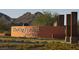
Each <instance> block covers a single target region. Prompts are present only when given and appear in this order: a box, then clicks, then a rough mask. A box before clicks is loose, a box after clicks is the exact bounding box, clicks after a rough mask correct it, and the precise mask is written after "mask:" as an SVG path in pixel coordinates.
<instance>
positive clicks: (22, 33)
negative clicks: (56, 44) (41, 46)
mask: <svg viewBox="0 0 79 59" xmlns="http://www.w3.org/2000/svg"><path fill="white" fill-rule="evenodd" d="M64 35H65V30H64V27H51V26H13V27H12V28H11V36H13V37H31V38H38V37H40V38H62V37H64Z"/></svg>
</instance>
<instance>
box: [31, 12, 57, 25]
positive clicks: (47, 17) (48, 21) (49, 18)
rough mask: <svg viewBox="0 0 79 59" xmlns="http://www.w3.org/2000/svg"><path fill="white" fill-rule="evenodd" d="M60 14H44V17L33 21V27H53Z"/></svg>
mask: <svg viewBox="0 0 79 59" xmlns="http://www.w3.org/2000/svg"><path fill="white" fill-rule="evenodd" d="M57 17H58V14H57V13H53V14H52V13H51V12H46V11H45V12H43V13H42V15H39V16H37V17H36V18H35V19H34V20H33V21H32V25H38V26H44V25H48V26H52V25H53V23H54V22H55V21H56V20H57Z"/></svg>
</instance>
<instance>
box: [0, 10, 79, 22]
mask: <svg viewBox="0 0 79 59" xmlns="http://www.w3.org/2000/svg"><path fill="white" fill-rule="evenodd" d="M38 11H40V12H43V11H49V12H51V13H58V14H64V15H65V21H64V23H65V24H66V14H70V13H71V12H78V14H79V9H0V12H1V13H4V14H6V15H8V16H10V17H12V18H17V17H20V16H21V15H23V14H24V13H26V12H31V13H35V12H38ZM78 19H79V17H78Z"/></svg>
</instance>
